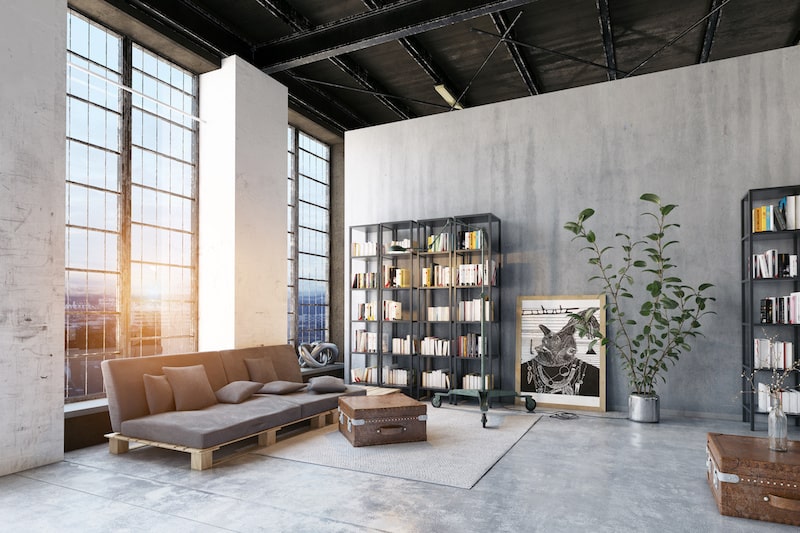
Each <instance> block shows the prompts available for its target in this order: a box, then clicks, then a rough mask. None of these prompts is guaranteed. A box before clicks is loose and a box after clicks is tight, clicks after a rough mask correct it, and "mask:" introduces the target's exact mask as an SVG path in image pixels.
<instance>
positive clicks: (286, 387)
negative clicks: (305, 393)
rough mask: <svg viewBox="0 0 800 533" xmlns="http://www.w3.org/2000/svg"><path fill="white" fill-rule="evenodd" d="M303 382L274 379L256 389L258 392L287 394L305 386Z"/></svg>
mask: <svg viewBox="0 0 800 533" xmlns="http://www.w3.org/2000/svg"><path fill="white" fill-rule="evenodd" d="M305 386H306V384H305V383H296V382H294V381H283V380H281V379H276V380H275V381H270V382H269V383H265V384H264V386H263V387H261V388H260V389H258V393H259V394H289V393H291V392H295V391H299V390H300V389H302V388H303V387H305Z"/></svg>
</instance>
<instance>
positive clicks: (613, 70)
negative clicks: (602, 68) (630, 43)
mask: <svg viewBox="0 0 800 533" xmlns="http://www.w3.org/2000/svg"><path fill="white" fill-rule="evenodd" d="M597 14H598V18H599V20H600V33H601V34H602V36H603V52H604V53H605V56H606V65H608V70H607V71H606V76H608V81H612V80H615V79H617V52H616V50H615V49H614V32H612V31H611V12H610V11H609V9H608V0H597Z"/></svg>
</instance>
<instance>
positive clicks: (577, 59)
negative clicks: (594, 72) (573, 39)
mask: <svg viewBox="0 0 800 533" xmlns="http://www.w3.org/2000/svg"><path fill="white" fill-rule="evenodd" d="M471 29H472V31H474V32H476V33H482V34H484V35H490V36H492V37H495V38H497V39H500V40H501V41H510V42H513V43H514V44H516V45H518V46H522V47H523V48H530V49H531V50H540V51H542V52H547V53H549V54H554V55H557V56H560V57H563V58H564V59H569V60H570V61H575V62H577V63H583V64H584V65H590V66H592V67H597V68H601V69H603V70H608V68H609V67H608V65H601V64H600V63H595V62H594V61H589V60H588V59H582V58H580V57H576V56H573V55H571V54H565V53H564V52H559V51H557V50H551V49H549V48H545V47H543V46H538V45H535V44H531V43H526V42H523V41H517V40H515V39H509V38H507V37H503V36H502V35H500V34H497V33H492V32H490V31H484V30H481V29H478V28H471ZM614 72H615V73H616V74H622V75H627V74H628V73H627V72H625V71H624V70H620V69H618V68H615V69H614Z"/></svg>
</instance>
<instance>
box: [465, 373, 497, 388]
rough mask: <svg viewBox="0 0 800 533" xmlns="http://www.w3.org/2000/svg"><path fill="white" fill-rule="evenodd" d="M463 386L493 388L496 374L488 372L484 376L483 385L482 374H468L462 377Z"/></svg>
mask: <svg viewBox="0 0 800 533" xmlns="http://www.w3.org/2000/svg"><path fill="white" fill-rule="evenodd" d="M461 388H462V389H483V390H491V389H493V388H494V375H493V374H486V375H485V376H483V386H481V375H480V374H474V373H473V374H467V375H466V376H462V378H461Z"/></svg>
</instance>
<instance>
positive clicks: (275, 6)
mask: <svg viewBox="0 0 800 533" xmlns="http://www.w3.org/2000/svg"><path fill="white" fill-rule="evenodd" d="M258 3H259V4H260V5H261V6H262V7H264V8H266V9H267V10H268V11H269V12H270V13H271V14H272V15H273V16H275V17H277V18H279V19H280V20H282V21H283V22H284V23H286V24H288V25H289V27H291V28H292V29H293V30H295V32H297V33H295V35H296V34H298V33H299V34H303V33H305V32H309V31H313V29H314V25H313V24H312V23H311V22H310V21H309V20H308V18H306V17H305V16H304V15H303V14H301V13H299V12H298V11H297V10H295V9H294V8H293V7H292V6H291V5H289V3H288V2H286V1H285V0H258ZM327 59H328V60H329V61H330V62H331V63H333V64H334V65H336V66H337V67H338V68H339V69H340V70H341V71H342V72H344V73H345V74H347V75H348V76H350V77H351V78H353V79H354V80H355V81H356V82H357V83H358V84H359V85H361V86H362V87H364V88H365V89H368V90H369V91H372V92H373V93H374V96H375V98H377V99H378V100H379V101H380V102H381V103H382V104H383V105H385V106H386V107H388V108H389V109H390V110H392V111H393V112H394V113H395V114H396V115H397V116H399V117H400V118H402V119H407V118H413V117H414V116H415V115H414V114H413V113H412V112H411V111H410V110H409V109H408V108H407V107H405V106H402V105H399V104H398V103H397V102H395V101H394V100H392V99H391V98H387V97H385V96H383V95H384V94H386V93H387V91H386V90H385V89H384V88H383V87H381V86H380V84H379V83H378V82H377V81H375V80H374V79H372V78H371V77H370V75H369V73H368V72H367V71H366V70H365V69H364V68H363V67H361V66H360V65H358V64H357V63H356V62H355V61H353V60H352V59H350V58H349V57H347V56H333V57H329V58H327ZM256 66H258V65H256Z"/></svg>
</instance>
